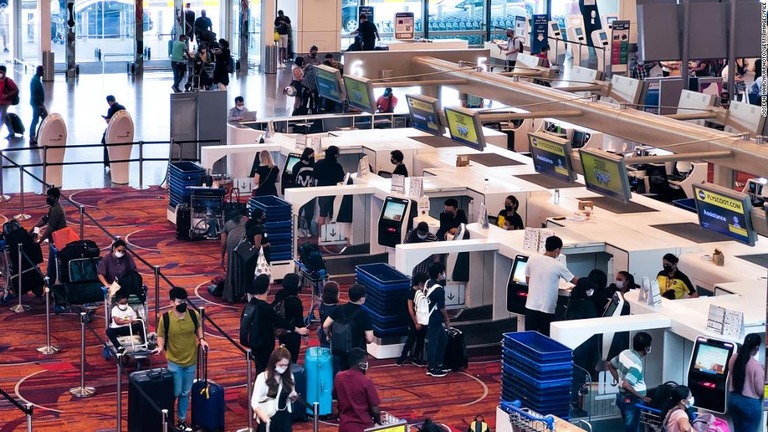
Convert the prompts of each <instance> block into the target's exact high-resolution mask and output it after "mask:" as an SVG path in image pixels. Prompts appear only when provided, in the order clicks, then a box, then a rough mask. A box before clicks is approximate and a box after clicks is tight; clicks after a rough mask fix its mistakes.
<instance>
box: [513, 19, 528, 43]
mask: <svg viewBox="0 0 768 432" xmlns="http://www.w3.org/2000/svg"><path fill="white" fill-rule="evenodd" d="M525 35H526V25H525V17H524V16H515V36H517V37H519V38H522V39H523V40H525Z"/></svg>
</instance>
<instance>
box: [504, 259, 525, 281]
mask: <svg viewBox="0 0 768 432" xmlns="http://www.w3.org/2000/svg"><path fill="white" fill-rule="evenodd" d="M527 266H528V257H527V256H525V255H518V256H516V257H515V262H514V263H512V271H511V272H510V273H509V283H508V284H507V285H512V284H517V285H527V283H526V282H525V268H526V267H527Z"/></svg>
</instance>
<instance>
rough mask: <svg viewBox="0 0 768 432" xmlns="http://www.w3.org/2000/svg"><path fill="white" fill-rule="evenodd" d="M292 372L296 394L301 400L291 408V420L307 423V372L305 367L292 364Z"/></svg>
mask: <svg viewBox="0 0 768 432" xmlns="http://www.w3.org/2000/svg"><path fill="white" fill-rule="evenodd" d="M291 372H293V380H294V384H295V385H296V393H298V394H299V399H297V400H296V402H293V405H292V406H291V410H292V413H291V419H292V420H293V421H295V422H296V421H300V422H305V421H307V407H306V402H305V400H306V398H307V371H306V370H304V366H302V365H300V364H296V363H292V364H291Z"/></svg>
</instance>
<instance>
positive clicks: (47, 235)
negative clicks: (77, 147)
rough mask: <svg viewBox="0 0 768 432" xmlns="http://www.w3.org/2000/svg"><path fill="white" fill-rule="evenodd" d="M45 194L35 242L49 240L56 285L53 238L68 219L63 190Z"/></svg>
mask: <svg viewBox="0 0 768 432" xmlns="http://www.w3.org/2000/svg"><path fill="white" fill-rule="evenodd" d="M0 67H2V66H0ZM45 194H46V195H47V197H46V198H45V203H46V204H48V206H49V208H48V213H47V214H46V215H45V216H43V217H42V218H40V220H39V221H37V223H36V224H35V226H34V228H41V230H40V234H39V235H38V236H37V239H35V241H37V242H38V243H42V242H44V241H45V240H48V270H47V274H48V278H49V279H50V283H51V285H53V284H54V283H56V248H55V247H54V245H53V238H52V237H51V236H52V235H53V233H54V232H56V231H58V230H60V229H63V228H66V227H67V217H66V215H65V214H64V207H62V206H61V203H60V202H59V199H60V198H61V190H59V188H55V187H54V188H50V189H48V191H47V192H46V193H45ZM42 227H45V228H42ZM34 228H33V229H32V230H30V235H33V232H34Z"/></svg>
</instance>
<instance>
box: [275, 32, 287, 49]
mask: <svg viewBox="0 0 768 432" xmlns="http://www.w3.org/2000/svg"><path fill="white" fill-rule="evenodd" d="M277 47H278V48H288V35H287V34H281V35H280V39H278V40H277Z"/></svg>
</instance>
